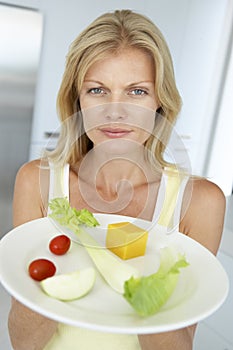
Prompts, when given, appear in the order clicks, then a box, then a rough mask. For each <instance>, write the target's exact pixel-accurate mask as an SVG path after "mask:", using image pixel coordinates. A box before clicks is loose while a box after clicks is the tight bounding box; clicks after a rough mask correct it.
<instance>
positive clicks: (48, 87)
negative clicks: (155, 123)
mask: <svg viewBox="0 0 233 350" xmlns="http://www.w3.org/2000/svg"><path fill="white" fill-rule="evenodd" d="M6 2H7V3H11V4H18V5H24V6H29V7H33V8H37V9H39V11H41V13H42V14H43V16H44V36H43V43H42V52H41V61H40V67H39V75H38V85H37V93H36V103H35V109H34V122H33V129H32V144H31V158H34V157H37V156H38V154H39V153H38V152H39V150H40V149H41V147H42V146H44V144H46V143H47V140H46V138H45V137H44V132H45V131H54V130H55V129H56V128H57V127H58V125H59V122H58V119H57V115H56V95H57V91H58V88H59V85H60V82H61V78H62V73H63V70H64V63H65V55H66V53H67V50H68V47H69V44H70V43H71V41H72V40H73V39H74V38H75V37H76V36H77V34H78V33H79V32H80V31H81V30H82V29H83V28H84V27H85V26H86V25H87V24H89V23H90V21H92V20H93V19H94V18H95V17H96V16H98V15H99V14H101V13H103V12H105V11H108V10H112V9H115V8H132V9H134V10H136V11H139V12H142V13H144V14H146V15H148V16H149V17H150V18H151V19H152V20H153V21H154V22H155V23H156V24H157V25H158V26H159V28H160V29H161V30H162V32H163V34H164V36H165V37H166V39H167V42H168V44H169V47H170V49H171V53H172V56H173V60H174V66H175V72H176V78H177V84H178V87H179V89H180V92H181V95H182V98H183V102H184V103H183V110H182V113H181V115H180V118H179V120H178V123H177V131H178V132H179V133H180V134H182V135H183V141H184V143H185V145H186V147H187V148H188V151H189V156H190V159H191V162H192V168H193V172H195V173H198V174H201V175H205V174H204V170H205V163H206V159H207V157H208V148H207V147H208V145H209V144H210V142H209V139H210V137H211V132H212V129H211V128H212V120H213V117H214V107H215V100H216V96H217V95H218V93H219V85H220V81H221V73H222V69H221V67H222V65H223V63H224V62H225V54H222V52H223V50H222V48H223V46H221V45H223V44H222V43H221V37H222V33H223V31H225V32H226V30H228V28H226V14H227V11H228V6H229V4H228V0H221V1H219V0H205V1H202V0H172V1H171V0H144V1H135V0H118V1H109V0H101V1H98V0H97V1H95V2H94V1H91V0H87V1H85V2H83V1H80V0H69V1H68V2H67V1H66V0H49V1H47V0H41V1H39V0H6ZM224 45H225V44H224ZM224 52H225V51H224ZM219 63H220V64H219ZM214 172H215V170H214ZM232 177H233V174H232Z"/></svg>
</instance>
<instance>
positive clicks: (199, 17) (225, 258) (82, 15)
mask: <svg viewBox="0 0 233 350" xmlns="http://www.w3.org/2000/svg"><path fill="white" fill-rule="evenodd" d="M116 8H131V9H133V10H135V11H138V12H140V13H143V14H145V15H147V16H148V17H150V18H151V19H152V20H153V21H154V22H155V23H156V24H157V25H158V27H159V28H160V29H161V31H162V33H163V34H164V36H165V38H166V40H167V42H168V45H169V47H170V50H171V54H172V57H173V61H174V68H175V75H176V80H177V85H178V88H179V90H180V93H181V96H182V99H183V109H182V112H181V113H180V116H179V119H178V122H177V125H176V132H177V133H178V134H179V136H180V138H181V139H182V141H183V144H184V146H185V149H186V151H187V152H188V155H189V158H190V161H191V166H192V170H193V173H195V174H198V175H203V176H207V177H208V178H210V180H212V181H214V182H215V183H217V184H218V185H219V186H220V187H221V188H222V190H223V191H224V194H225V195H226V197H227V215H226V223H225V227H224V235H223V240H222V244H221V249H220V252H219V254H218V257H219V259H220V260H221V262H222V263H223V265H224V267H225V268H226V270H227V272H228V274H229V276H230V279H231V281H232V274H233V220H232V213H233V205H232V196H231V194H232V187H233V161H232V149H233V137H232V132H233V128H232V114H233V98H232V92H233V49H232V43H233V40H232V39H233V2H232V0H221V1H219V0H205V1H203V0H144V1H139V0H138V1H135V0H117V1H114V0H113V1H111V2H110V1H109V0H101V1H99V0H97V1H95V2H93V1H91V0H87V1H85V2H83V1H81V0H69V1H66V0H50V1H47V0H5V1H4V2H0V238H1V236H3V235H4V234H5V233H6V232H8V231H9V230H10V229H11V228H12V198H13V189H14V181H15V176H16V173H17V170H18V169H19V167H20V166H21V165H22V164H23V163H25V162H27V161H28V160H31V159H35V158H38V157H39V156H40V154H41V151H42V149H44V148H45V147H48V144H49V147H51V145H54V144H55V143H56V137H54V138H52V139H51V137H50V136H51V135H52V134H54V133H55V135H56V134H57V132H58V131H59V122H58V119H57V114H56V95H57V91H58V89H59V85H60V82H61V78H62V74H63V70H64V64H65V56H66V53H67V51H68V48H69V45H70V43H71V42H72V41H73V39H75V37H76V36H77V34H78V33H79V32H80V31H81V30H82V29H84V28H85V27H86V25H87V24H89V23H90V22H91V21H92V20H93V19H94V18H96V17H97V16H98V15H100V14H101V13H103V12H105V11H109V10H114V9H116ZM176 151H177V152H178V153H179V152H180V151H181V150H180V149H177V150H176ZM231 283H232V282H231ZM1 293H2V294H0V300H1V305H0V312H1V308H2V312H3V313H4V315H5V313H6V312H7V309H8V307H9V303H5V302H3V303H2V300H7V301H9V296H8V294H7V293H6V292H5V291H4V290H1ZM1 296H2V298H1ZM232 300H233V296H232V292H231V294H230V296H229V297H228V299H227V302H226V303H225V304H224V306H223V307H222V308H221V309H220V310H219V311H218V312H217V313H216V314H215V315H213V316H212V317H210V318H208V319H207V320H206V321H204V322H203V323H202V324H201V326H200V327H199V328H198V336H197V340H196V344H195V347H196V348H195V350H207V349H212V350H217V349H218V350H220V349H223V350H224V349H225V350H227V349H228V350H229V349H231V350H233V326H232V324H233V322H232V321H233V320H232V315H231V314H230V310H232V309H233V304H232ZM5 317H6V316H5ZM0 348H1V349H3V350H8V349H10V346H9V341H8V338H7V332H6V323H3V324H1V325H0Z"/></svg>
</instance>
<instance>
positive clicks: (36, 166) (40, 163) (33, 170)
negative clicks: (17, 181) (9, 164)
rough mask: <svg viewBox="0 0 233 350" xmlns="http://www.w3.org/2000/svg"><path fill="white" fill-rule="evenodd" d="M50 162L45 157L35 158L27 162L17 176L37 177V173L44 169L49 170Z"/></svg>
mask: <svg viewBox="0 0 233 350" xmlns="http://www.w3.org/2000/svg"><path fill="white" fill-rule="evenodd" d="M48 169H49V166H48V162H47V161H45V160H43V159H34V160H31V161H29V162H27V163H24V164H23V165H22V166H21V167H20V168H19V170H18V172H17V177H18V178H22V179H24V178H25V177H26V178H27V179H29V178H32V179H36V175H39V174H40V173H41V172H43V171H48Z"/></svg>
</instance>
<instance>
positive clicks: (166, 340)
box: [139, 179, 226, 350]
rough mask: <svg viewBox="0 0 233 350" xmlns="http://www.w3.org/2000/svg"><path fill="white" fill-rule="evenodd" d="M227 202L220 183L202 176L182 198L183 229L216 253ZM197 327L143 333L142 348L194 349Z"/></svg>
mask: <svg viewBox="0 0 233 350" xmlns="http://www.w3.org/2000/svg"><path fill="white" fill-rule="evenodd" d="M225 203H226V201H225V196H224V194H223V193H222V191H221V190H220V189H219V187H218V186H216V185H215V184H213V183H211V182H209V181H207V180H203V179H201V180H200V179H197V180H191V181H190V183H189V184H188V186H187V188H186V192H185V196H184V200H183V205H182V214H181V215H182V218H183V219H182V220H181V223H180V232H183V233H184V234H186V235H188V236H190V237H191V238H193V239H195V240H196V241H198V242H199V243H201V244H202V245H203V246H205V247H206V248H207V249H209V250H210V251H211V252H212V253H213V254H216V253H217V251H218V248H219V244H220V241H221V236H222V230H223V224H224V215H225ZM195 329H196V325H193V326H190V327H186V328H183V329H180V330H177V331H172V332H167V333H161V334H151V335H141V336H139V342H140V345H141V347H142V350H191V349H192V347H193V338H194V333H195Z"/></svg>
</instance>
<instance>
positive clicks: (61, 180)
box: [48, 163, 69, 210]
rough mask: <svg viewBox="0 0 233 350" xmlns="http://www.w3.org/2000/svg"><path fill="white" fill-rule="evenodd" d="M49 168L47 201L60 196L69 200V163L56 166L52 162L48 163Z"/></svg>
mask: <svg viewBox="0 0 233 350" xmlns="http://www.w3.org/2000/svg"><path fill="white" fill-rule="evenodd" d="M49 168H50V182H49V198H48V202H50V201H51V200H52V199H54V198H61V197H66V198H67V199H68V200H69V164H65V165H64V166H63V167H58V166H55V165H54V163H49ZM48 210H49V209H48Z"/></svg>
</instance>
